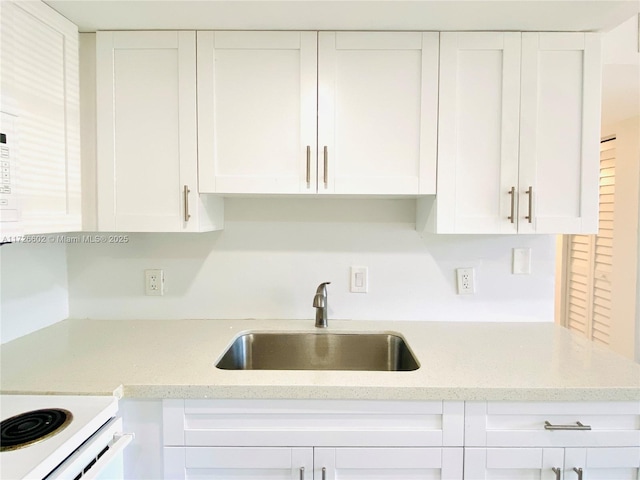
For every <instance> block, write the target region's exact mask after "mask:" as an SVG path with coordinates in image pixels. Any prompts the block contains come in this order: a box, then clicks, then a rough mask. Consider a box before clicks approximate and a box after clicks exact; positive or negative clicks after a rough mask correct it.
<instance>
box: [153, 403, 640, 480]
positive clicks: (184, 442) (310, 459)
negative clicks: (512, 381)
mask: <svg viewBox="0 0 640 480" xmlns="http://www.w3.org/2000/svg"><path fill="white" fill-rule="evenodd" d="M163 427H164V429H163V446H164V449H163V451H164V476H165V478H167V479H195V478H197V479H225V480H232V479H243V480H247V479H289V480H418V479H419V480H433V479H438V480H640V402H638V401H628V402H459V401H424V402H420V401H415V402H412V401H367V400H362V401H359V400H344V401H342V400H323V401H319V400H164V401H163Z"/></svg>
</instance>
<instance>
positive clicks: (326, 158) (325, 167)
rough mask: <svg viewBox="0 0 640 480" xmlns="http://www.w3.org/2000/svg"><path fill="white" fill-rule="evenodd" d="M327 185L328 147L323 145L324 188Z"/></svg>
mask: <svg viewBox="0 0 640 480" xmlns="http://www.w3.org/2000/svg"><path fill="white" fill-rule="evenodd" d="M328 185H329V149H328V148H327V146H326V145H325V146H324V188H327V186H328Z"/></svg>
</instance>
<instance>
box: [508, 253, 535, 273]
mask: <svg viewBox="0 0 640 480" xmlns="http://www.w3.org/2000/svg"><path fill="white" fill-rule="evenodd" d="M511 268H512V270H511V271H512V272H513V274H515V275H530V274H531V249H530V248H514V249H513V264H512V267H511Z"/></svg>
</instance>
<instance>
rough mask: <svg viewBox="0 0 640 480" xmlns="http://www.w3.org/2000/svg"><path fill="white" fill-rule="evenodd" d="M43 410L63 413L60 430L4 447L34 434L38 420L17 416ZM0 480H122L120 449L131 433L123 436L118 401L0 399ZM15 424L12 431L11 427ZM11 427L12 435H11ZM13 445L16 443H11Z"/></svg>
mask: <svg viewBox="0 0 640 480" xmlns="http://www.w3.org/2000/svg"><path fill="white" fill-rule="evenodd" d="M41 409H63V410H64V411H66V413H67V414H69V415H68V417H67V419H68V421H66V422H65V424H64V426H63V427H60V428H59V429H58V430H56V431H54V432H53V433H49V434H47V435H44V436H42V437H40V438H39V439H37V440H31V441H28V442H25V443H23V444H20V445H18V446H14V445H11V446H8V445H9V444H10V441H11V440H13V439H14V438H16V437H17V436H18V435H22V434H28V433H29V431H30V430H37V428H38V424H40V425H41V424H42V421H41V420H39V419H38V418H37V417H33V418H29V419H28V420H26V421H23V422H22V424H20V425H19V426H15V422H14V423H13V424H11V422H12V420H14V419H15V418H16V417H17V416H22V415H24V414H33V413H37V411H41ZM0 420H2V430H3V431H2V436H1V439H2V440H1V441H0V478H2V479H16V480H18V479H37V478H46V479H47V480H62V479H69V480H71V479H83V480H85V479H86V480H89V479H92V480H98V479H104V480H107V479H108V480H117V479H122V478H123V475H124V473H123V471H124V469H123V458H122V454H123V450H124V448H125V447H127V445H129V443H130V442H131V440H132V439H133V434H126V433H123V432H122V419H121V418H120V417H119V416H118V400H117V399H116V398H115V397H109V396H64V395H54V396H51V395H2V396H0ZM8 424H9V425H13V426H9V427H8ZM12 428H13V430H12ZM14 443H15V442H14Z"/></svg>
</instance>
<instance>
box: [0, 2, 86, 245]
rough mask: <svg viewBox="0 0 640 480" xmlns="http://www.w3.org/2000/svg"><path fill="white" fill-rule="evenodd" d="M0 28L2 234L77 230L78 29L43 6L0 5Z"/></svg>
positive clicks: (78, 210)
mask: <svg viewBox="0 0 640 480" xmlns="http://www.w3.org/2000/svg"><path fill="white" fill-rule="evenodd" d="M0 24H1V26H0V36H1V40H0V62H1V68H0V72H1V75H0V88H1V94H0V110H1V111H2V112H3V115H2V119H3V121H2V123H3V125H2V126H1V127H0V128H1V129H2V133H4V134H5V135H6V136H7V143H6V144H3V147H6V146H7V145H8V146H9V147H10V151H7V150H6V149H3V156H2V162H3V163H2V181H1V183H0V186H2V189H1V190H0V197H1V198H0V200H2V207H3V208H2V209H0V219H2V220H10V221H7V222H5V221H2V222H0V230H2V231H3V232H5V231H7V230H10V231H11V232H12V233H14V234H15V233H25V234H30V233H31V234H33V233H53V232H65V231H77V230H81V227H82V219H81V197H80V116H79V115H80V114H79V108H80V102H79V84H78V29H77V27H76V26H75V25H74V24H72V23H71V22H69V21H68V20H67V19H66V18H64V17H62V16H61V15H59V14H58V13H56V12H55V11H54V10H53V9H51V8H50V7H49V6H47V5H45V4H44V3H42V2H6V1H3V2H2V4H1V5H0ZM5 154H6V156H5ZM5 204H6V205H5ZM11 205H14V206H15V207H14V208H11V209H10V210H11V211H7V210H5V208H4V207H5V206H11ZM0 240H1V239H0Z"/></svg>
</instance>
